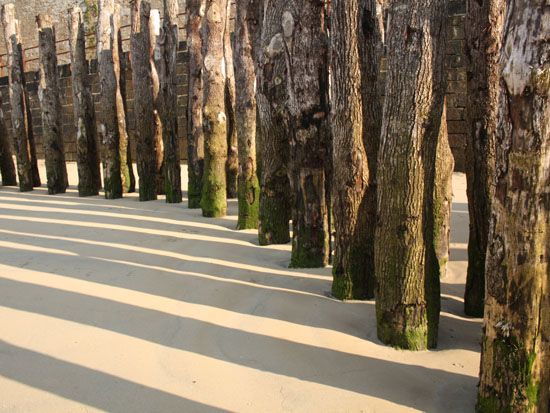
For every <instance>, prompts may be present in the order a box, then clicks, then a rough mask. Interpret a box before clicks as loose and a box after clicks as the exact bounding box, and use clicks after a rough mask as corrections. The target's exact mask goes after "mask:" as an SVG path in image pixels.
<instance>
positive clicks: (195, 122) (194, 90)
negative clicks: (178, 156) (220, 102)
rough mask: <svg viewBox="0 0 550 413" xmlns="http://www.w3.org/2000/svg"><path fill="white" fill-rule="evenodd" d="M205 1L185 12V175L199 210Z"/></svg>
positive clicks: (192, 204)
mask: <svg viewBox="0 0 550 413" xmlns="http://www.w3.org/2000/svg"><path fill="white" fill-rule="evenodd" d="M205 7H206V0H189V2H188V6H187V10H188V13H189V17H188V20H187V39H188V40H187V49H188V51H189V102H188V105H187V171H188V179H189V184H188V186H187V197H188V199H189V202H188V205H189V208H200V203H201V194H202V175H203V171H204V133H203V130H202V100H203V91H202V87H203V80H202V39H201V22H202V15H201V10H202V11H204V8H205Z"/></svg>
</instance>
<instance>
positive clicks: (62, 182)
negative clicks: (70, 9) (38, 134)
mask: <svg viewBox="0 0 550 413" xmlns="http://www.w3.org/2000/svg"><path fill="white" fill-rule="evenodd" d="M36 25H37V27H38V52H39V56H40V65H39V83H38V98H39V100H40V108H41V110H42V131H43V132H42V136H43V141H44V157H45V160H46V177H47V185H48V193H49V194H52V195H53V194H59V193H64V192H65V191H66V190H67V186H68V184H69V183H68V180H67V165H66V164H65V153H64V146H63V136H62V135H61V101H60V100H59V76H58V73H57V54H56V47H55V28H54V26H53V22H52V18H51V16H50V15H48V14H40V15H38V16H36Z"/></svg>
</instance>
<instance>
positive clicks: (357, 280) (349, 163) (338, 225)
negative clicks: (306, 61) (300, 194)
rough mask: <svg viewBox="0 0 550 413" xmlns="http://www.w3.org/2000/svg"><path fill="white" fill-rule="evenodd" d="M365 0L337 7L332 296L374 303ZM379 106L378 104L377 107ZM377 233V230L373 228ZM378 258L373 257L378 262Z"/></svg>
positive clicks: (334, 5) (333, 38) (343, 0)
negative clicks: (365, 99) (370, 288)
mask: <svg viewBox="0 0 550 413" xmlns="http://www.w3.org/2000/svg"><path fill="white" fill-rule="evenodd" d="M360 5H361V0H352V1H346V0H336V1H334V2H332V4H331V33H332V35H331V67H332V71H331V73H332V81H331V86H332V93H331V97H332V99H331V110H332V118H331V125H332V138H333V149H332V156H333V194H332V198H333V215H334V228H335V238H334V262H333V271H332V273H333V284H332V294H333V295H334V296H335V297H337V298H339V299H352V298H355V299H364V298H371V297H372V293H370V294H369V292H368V289H367V286H368V285H369V282H368V279H369V277H374V274H373V273H370V274H369V273H368V272H367V267H366V265H365V264H366V262H367V261H366V258H367V254H366V253H365V249H367V248H373V246H371V245H368V244H367V236H366V232H367V231H366V226H367V225H368V224H369V222H368V221H367V220H366V217H364V216H361V215H360V213H361V211H364V210H365V208H362V207H361V206H362V205H363V204H364V202H365V194H366V191H367V188H368V185H369V166H370V164H369V159H368V158H367V153H366V150H365V145H364V140H363V136H364V133H363V131H364V129H365V128H364V127H363V124H364V122H363V116H364V115H363V112H364V109H363V107H364V105H367V104H368V103H369V102H363V96H362V87H361V86H362V84H363V82H364V80H363V78H364V76H365V75H364V74H363V67H362V63H361V58H362V54H361V53H360V52H361V46H360V45H361V43H360V39H361V31H360V30H361V29H362V27H363V26H364V25H362V19H361V13H360V10H362V9H361V7H360ZM373 103H374V102H373ZM373 228H374V226H373ZM372 259H373V257H372Z"/></svg>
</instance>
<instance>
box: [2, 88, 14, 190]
mask: <svg viewBox="0 0 550 413" xmlns="http://www.w3.org/2000/svg"><path fill="white" fill-rule="evenodd" d="M0 174H1V175H2V185H17V175H16V173H15V164H14V163H13V152H12V149H11V144H10V134H9V132H8V128H7V126H6V121H5V119H4V111H3V110H2V99H1V98H0Z"/></svg>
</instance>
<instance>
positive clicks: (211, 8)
mask: <svg viewBox="0 0 550 413" xmlns="http://www.w3.org/2000/svg"><path fill="white" fill-rule="evenodd" d="M226 18H227V0H207V1H206V12H205V15H204V25H203V27H202V52H203V81H204V101H203V111H202V114H203V130H204V175H203V184H202V198H201V208H202V214H203V216H205V217H220V216H224V215H225V214H226V211H227V187H226V174H225V167H226V162H227V115H226V113H225V85H226V77H225V64H224V48H223V45H224V33H225V20H226Z"/></svg>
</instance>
